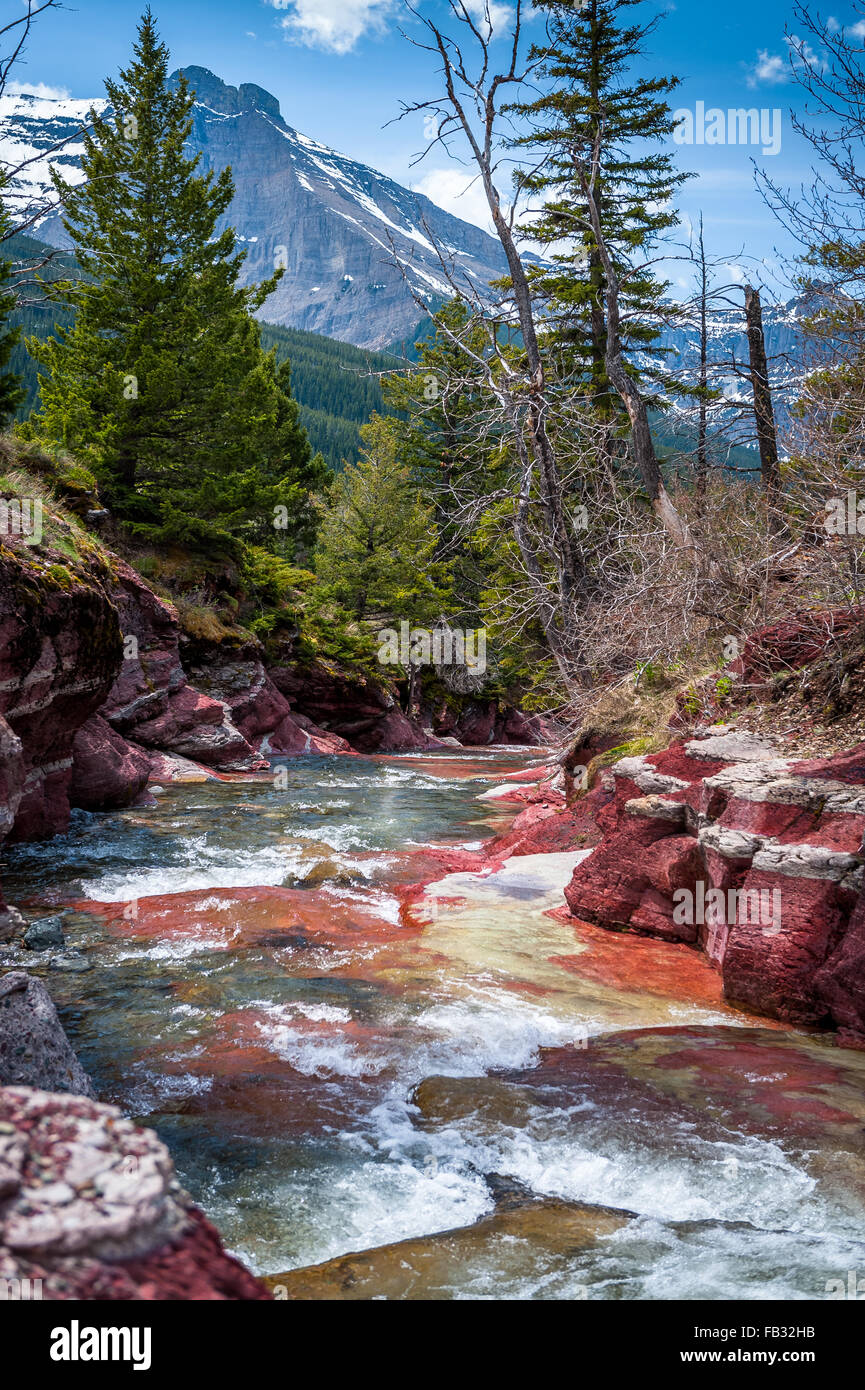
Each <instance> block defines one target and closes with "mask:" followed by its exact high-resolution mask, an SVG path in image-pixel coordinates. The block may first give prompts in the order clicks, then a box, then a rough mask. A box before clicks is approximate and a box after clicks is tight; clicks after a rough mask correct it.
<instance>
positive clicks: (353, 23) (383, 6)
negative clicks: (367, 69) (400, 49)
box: [268, 0, 395, 53]
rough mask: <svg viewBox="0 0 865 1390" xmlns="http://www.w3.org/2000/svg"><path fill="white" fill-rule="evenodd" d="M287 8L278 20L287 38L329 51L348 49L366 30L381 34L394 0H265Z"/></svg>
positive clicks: (350, 48) (345, 51)
mask: <svg viewBox="0 0 865 1390" xmlns="http://www.w3.org/2000/svg"><path fill="white" fill-rule="evenodd" d="M268 3H269V4H271V5H272V6H273V8H274V9H275V10H288V11H289V13H288V14H287V15H286V16H285V18H284V19H283V20H281V21H280V23H281V26H282V28H283V29H284V30H285V35H286V38H288V39H292V40H293V41H294V42H295V43H302V44H305V45H306V46H307V48H323V49H325V50H326V51H327V52H328V53H350V52H351V50H352V49H353V48H354V47H355V46H356V44H357V42H358V40H359V39H362V38H363V37H364V35H365V34H380V33H382V32H383V30H384V29H385V28H386V25H387V21H388V19H389V18H390V17H391V15H393V13H394V11H395V0H268Z"/></svg>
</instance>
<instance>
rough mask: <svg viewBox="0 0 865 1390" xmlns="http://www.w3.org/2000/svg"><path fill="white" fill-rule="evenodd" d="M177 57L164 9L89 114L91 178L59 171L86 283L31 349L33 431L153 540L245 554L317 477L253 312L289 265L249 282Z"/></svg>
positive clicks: (74, 285)
mask: <svg viewBox="0 0 865 1390" xmlns="http://www.w3.org/2000/svg"><path fill="white" fill-rule="evenodd" d="M168 62H169V54H168V50H167V48H166V47H165V45H164V44H163V43H161V41H160V39H159V36H158V34H157V31H156V26H155V24H154V21H153V18H152V15H151V13H150V11H149V10H148V11H147V12H146V13H145V15H144V17H143V18H142V20H141V23H140V25H139V27H138V38H137V42H136V43H135V46H134V53H133V59H132V61H131V62H130V64H129V66H128V67H127V68H125V69H124V70H122V71H121V73H120V80H119V81H117V82H115V81H110V80H109V81H107V82H106V84H105V87H106V93H107V96H108V101H109V106H108V109H107V110H105V111H104V112H103V113H102V114H99V113H97V112H95V111H94V112H92V113H91V122H92V125H91V128H90V130H89V131H88V133H87V134H86V135H85V138H84V153H83V156H82V161H81V162H82V168H83V171H84V174H85V175H86V180H85V181H84V182H82V183H81V184H76V185H75V186H73V187H72V188H71V189H70V188H68V187H67V186H66V185H65V184H63V183H62V181H61V180H60V179H59V177H58V176H56V175H55V183H56V186H57V188H58V192H60V193H61V194H62V196H63V200H64V208H65V218H64V226H65V227H66V230H67V231H68V233H69V235H70V237H71V239H72V243H73V246H74V250H75V254H76V259H77V263H78V265H79V267H80V270H81V276H80V277H79V278H78V279H76V280H74V281H71V280H67V281H65V282H63V284H62V286H61V287H60V288H59V290H58V288H57V286H56V285H55V286H52V290H51V292H52V294H53V295H54V296H55V297H59V299H60V301H61V302H62V303H64V304H66V305H67V306H69V307H71V308H72V309H73V310H74V311H75V319H74V323H73V326H72V327H71V328H70V329H68V330H63V329H61V330H60V331H59V333H58V335H57V337H56V338H54V339H50V340H49V341H48V342H47V343H45V344H33V345H32V347H31V351H33V353H34V355H35V356H36V357H37V358H38V360H39V361H40V362H41V363H43V364H44V365H45V366H46V367H47V369H48V371H47V374H46V375H42V376H41V377H40V386H41V410H40V412H39V414H38V416H37V417H36V419H35V421H34V429H35V430H36V431H37V432H39V433H41V434H43V435H47V436H48V437H49V438H51V439H53V440H56V441H57V442H59V443H61V444H63V445H64V446H65V447H67V448H68V449H70V450H72V451H73V452H75V453H76V454H78V455H79V456H80V457H81V458H82V459H84V460H85V461H86V462H88V463H89V464H90V465H91V466H92V468H93V470H94V472H95V473H96V475H97V478H98V479H99V482H100V485H101V487H102V491H103V495H104V496H105V499H106V501H107V502H108V504H109V506H111V507H112V508H113V509H114V511H115V512H116V514H117V515H118V516H119V517H120V518H121V519H123V520H126V521H127V522H129V523H130V524H131V525H132V526H133V528H134V529H135V530H136V532H137V533H138V534H140V535H142V536H145V537H146V538H148V539H151V540H155V541H179V542H182V543H184V544H186V545H189V546H194V547H198V548H199V549H201V550H208V551H211V552H213V551H214V550H215V551H219V550H220V548H222V549H228V550H231V549H232V548H234V549H235V550H236V538H238V537H241V536H242V535H243V533H244V532H250V531H255V530H256V528H257V527H260V525H261V517H260V516H259V514H258V513H257V511H256V509H257V508H260V507H267V508H268V509H270V508H271V507H272V506H275V505H277V500H278V501H280V502H281V501H282V500H283V499H282V498H281V497H280V498H279V499H275V489H277V487H278V485H280V484H283V483H285V482H286V479H290V480H291V481H292V482H293V481H295V479H294V470H295V466H296V467H297V468H298V469H299V473H300V475H305V476H307V477H308V478H309V480H310V481H312V480H313V477H314V475H315V472H316V470H312V475H310V471H309V464H310V460H309V455H308V445H307V443H306V441H305V439H303V438H302V432H300V431H298V430H296V429H293V428H292V429H288V428H287V425H288V415H287V413H286V412H287V410H288V407H287V405H286V402H285V392H284V389H283V386H284V384H285V382H286V381H287V378H279V377H277V375H276V372H275V368H274V364H273V363H272V362H270V361H269V359H268V358H267V357H266V355H265V354H264V353H263V351H262V348H261V341H260V329H259V326H258V324H257V323H256V322H255V320H254V319H253V318H252V312H253V311H254V310H255V309H258V308H259V307H260V306H261V304H262V303H263V302H264V300H265V299H266V297H267V295H268V294H269V293H270V292H271V290H272V289H273V287H274V286H275V284H276V281H277V280H278V278H279V275H280V274H281V272H278V273H277V274H276V275H275V276H274V277H273V278H272V279H270V280H269V281H267V282H266V283H264V284H262V285H259V286H257V287H252V288H246V289H241V288H239V287H238V285H237V278H238V275H239V272H240V269H241V266H242V264H243V260H244V257H245V253H243V252H240V251H238V250H237V244H236V237H235V233H234V231H233V230H232V229H231V228H225V229H224V230H223V231H221V232H219V231H218V230H217V226H218V223H219V220H220V218H222V216H223V215H224V214H225V213H226V211H227V209H228V206H229V204H230V202H231V198H232V196H233V184H232V179H231V172H230V170H228V169H226V170H224V171H223V172H222V173H221V174H219V175H218V177H215V176H214V175H213V174H212V173H208V174H206V175H203V174H200V173H198V172H197V166H198V162H199V158H200V157H192V158H191V157H189V156H188V155H187V154H186V153H185V143H186V140H187V138H188V136H189V133H190V130H191V125H192V119H191V114H190V112H191V108H192V105H193V101H194V95H193V94H192V93H190V91H189V90H188V87H187V84H186V82H185V80H184V79H183V77H180V79H179V80H178V82H177V84H176V85H175V86H170V85H169V82H168ZM293 423H294V424H296V420H295V421H294V422H293ZM274 449H275V450H276V455H275V456H274V455H273V450H274ZM286 449H287V450H288V451H289V453H288V455H286V453H285V450H286ZM292 451H293V452H292ZM268 521H269V518H268ZM299 529H300V533H301V534H306V533H307V532H308V529H309V528H308V518H307V517H304V518H302V520H301V524H300V528H299Z"/></svg>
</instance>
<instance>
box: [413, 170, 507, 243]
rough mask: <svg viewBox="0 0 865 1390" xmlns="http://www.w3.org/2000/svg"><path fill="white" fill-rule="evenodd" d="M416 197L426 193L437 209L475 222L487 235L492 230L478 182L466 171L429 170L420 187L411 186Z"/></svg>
mask: <svg viewBox="0 0 865 1390" xmlns="http://www.w3.org/2000/svg"><path fill="white" fill-rule="evenodd" d="M412 189H413V191H414V192H415V193H424V194H425V195H426V197H427V198H429V199H430V201H431V202H433V203H435V204H436V206H437V207H440V208H444V210H445V212H452V213H453V215H454V217H461V218H462V220H463V221H464V222H473V223H474V225H475V226H476V227H483V229H484V231H485V232H491V231H492V230H493V224H492V220H491V218H490V210H489V207H488V205H487V200H486V195H485V193H484V190H483V187H482V185H481V181H480V179H479V178H475V179H473V178H472V176H471V174H469V173H467V172H466V171H465V170H464V169H430V170H429V172H428V173H427V174H425V175H424V177H423V178H422V179H421V181H420V183H415V184H412Z"/></svg>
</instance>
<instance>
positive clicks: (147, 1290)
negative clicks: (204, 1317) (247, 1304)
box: [0, 1086, 269, 1301]
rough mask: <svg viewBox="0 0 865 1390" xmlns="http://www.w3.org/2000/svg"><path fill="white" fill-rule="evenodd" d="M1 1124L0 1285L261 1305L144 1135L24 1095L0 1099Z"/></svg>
mask: <svg viewBox="0 0 865 1390" xmlns="http://www.w3.org/2000/svg"><path fill="white" fill-rule="evenodd" d="M0 1120H2V1122H3V1126H4V1130H5V1133H4V1136H3V1137H4V1141H5V1142H4V1163H3V1165H2V1179H0V1180H2V1184H3V1189H2V1191H3V1201H2V1204H0V1278H3V1279H21V1280H23V1279H29V1280H34V1279H38V1280H40V1281H41V1284H42V1289H41V1292H42V1297H43V1298H44V1299H47V1300H60V1301H65V1300H75V1301H77V1300H91V1299H124V1300H132V1301H138V1300H146V1301H151V1300H154V1299H183V1300H184V1301H193V1300H208V1301H209V1300H220V1301H223V1300H228V1299H266V1298H268V1297H269V1294H268V1293H267V1291H266V1290H265V1289H264V1288H263V1286H262V1285H261V1284H260V1283H259V1282H258V1280H257V1279H255V1278H254V1277H253V1276H252V1275H251V1274H250V1273H249V1272H248V1271H247V1270H245V1269H244V1268H243V1266H242V1265H240V1263H239V1262H238V1261H237V1260H235V1259H233V1258H232V1257H231V1256H230V1255H227V1254H226V1252H225V1250H224V1249H223V1248H222V1242H221V1241H220V1239H219V1236H218V1234H217V1233H216V1231H215V1230H214V1228H213V1227H212V1226H211V1225H210V1223H209V1222H208V1221H206V1220H205V1218H204V1217H203V1216H202V1214H201V1212H200V1211H199V1210H198V1208H197V1207H194V1206H193V1205H192V1203H191V1202H190V1200H189V1197H188V1196H187V1195H186V1193H184V1192H183V1190H182V1189H181V1188H180V1186H179V1184H178V1183H177V1180H176V1176H175V1173H174V1167H173V1164H172V1162H171V1158H170V1155H169V1153H168V1150H167V1149H166V1148H165V1145H164V1144H162V1143H161V1141H160V1140H159V1139H157V1137H156V1135H155V1134H154V1133H153V1132H152V1130H148V1129H139V1128H137V1127H136V1126H135V1125H134V1124H132V1122H131V1121H130V1120H127V1119H126V1118H125V1117H124V1116H123V1115H121V1113H120V1111H119V1110H117V1109H115V1108H114V1107H113V1106H107V1105H100V1104H98V1103H97V1102H95V1101H93V1100H91V1099H88V1098H86V1097H83V1096H70V1095H52V1094H49V1093H47V1092H45V1091H38V1090H32V1089H30V1088H29V1087H26V1086H10V1087H6V1088H4V1089H0ZM46 1171H50V1173H51V1175H52V1178H51V1181H50V1182H49V1183H46V1182H45V1180H44V1176H43V1175H44V1173H45V1172H46Z"/></svg>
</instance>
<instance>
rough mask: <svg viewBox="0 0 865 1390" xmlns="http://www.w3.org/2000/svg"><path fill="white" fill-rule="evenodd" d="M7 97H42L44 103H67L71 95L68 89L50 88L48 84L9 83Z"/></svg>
mask: <svg viewBox="0 0 865 1390" xmlns="http://www.w3.org/2000/svg"><path fill="white" fill-rule="evenodd" d="M6 94H7V96H12V97H17V96H24V95H26V96H31V97H42V99H43V100H44V101H66V100H68V98H69V96H70V95H71V94H70V92H69V90H68V88H66V87H49V86H48V84H47V82H9V83H8V84H7V86H6Z"/></svg>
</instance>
